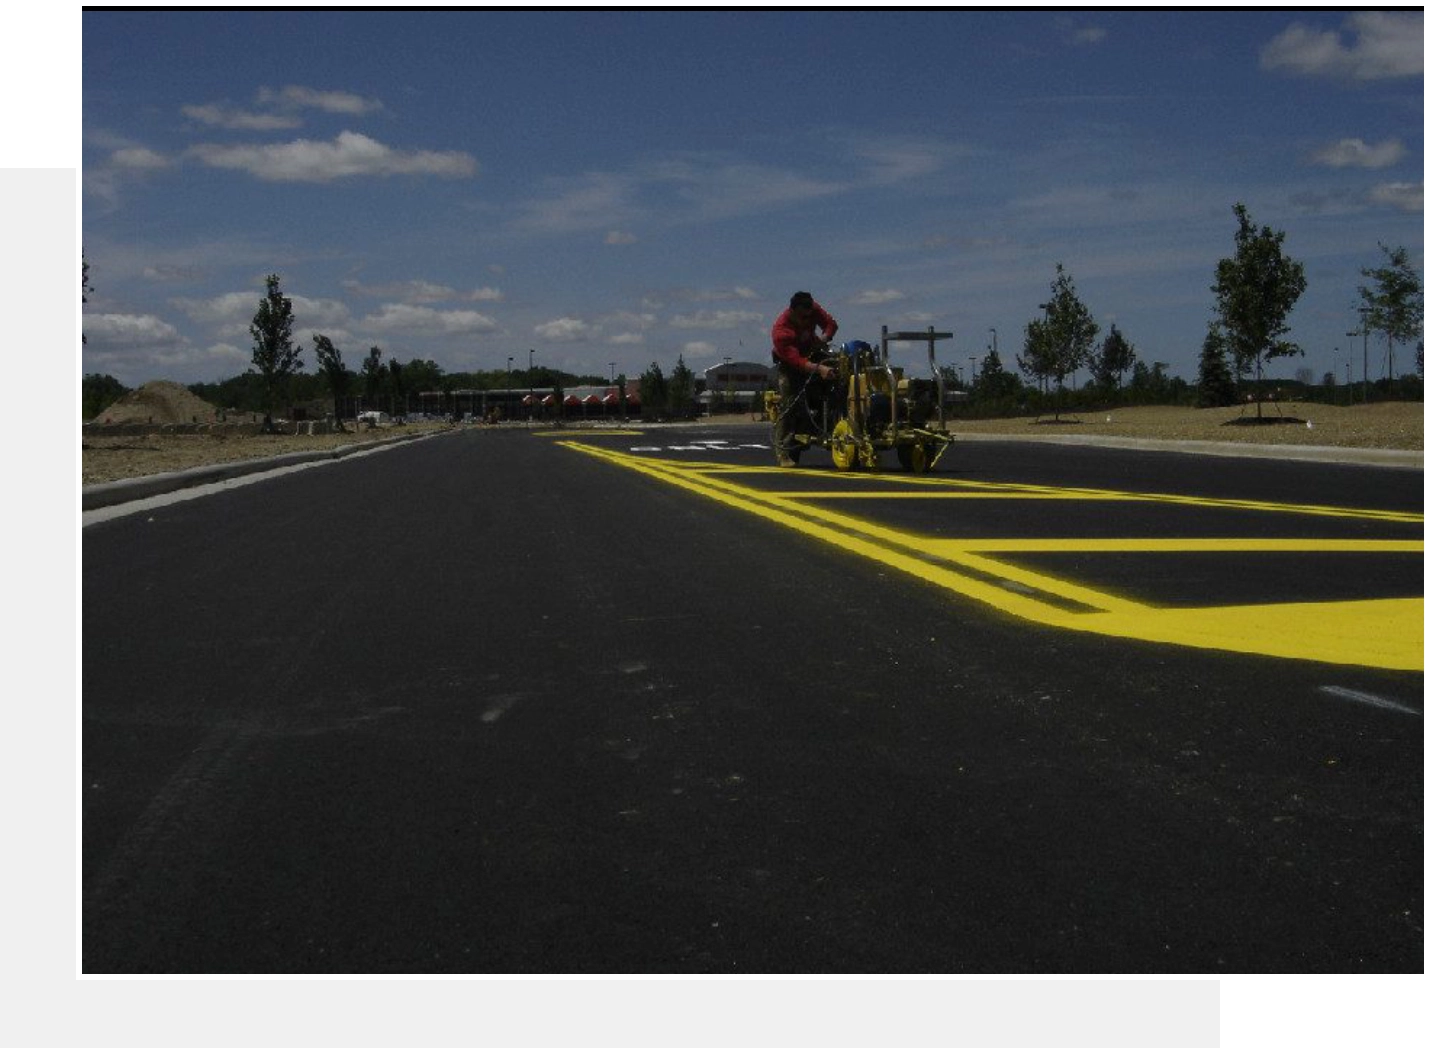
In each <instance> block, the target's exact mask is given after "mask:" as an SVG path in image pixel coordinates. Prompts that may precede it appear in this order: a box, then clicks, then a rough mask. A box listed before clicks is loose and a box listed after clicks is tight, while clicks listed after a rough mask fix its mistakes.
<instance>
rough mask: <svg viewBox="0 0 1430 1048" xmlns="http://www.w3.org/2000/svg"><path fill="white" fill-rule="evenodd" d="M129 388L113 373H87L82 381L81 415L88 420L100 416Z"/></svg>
mask: <svg viewBox="0 0 1430 1048" xmlns="http://www.w3.org/2000/svg"><path fill="white" fill-rule="evenodd" d="M128 392H129V389H128V387H127V386H125V385H124V384H123V383H122V382H120V381H119V379H117V378H115V377H114V376H113V375H86V376H84V380H83V381H82V382H81V383H80V403H81V406H80V417H81V418H83V419H84V420H85V421H86V422H88V421H89V420H91V419H94V418H98V417H99V415H100V413H101V412H103V411H104V409H105V408H107V407H109V405H111V404H113V403H114V402H115V401H116V400H118V399H119V398H120V397H122V396H124V394H126V393H128Z"/></svg>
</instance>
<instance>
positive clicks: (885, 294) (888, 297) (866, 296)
mask: <svg viewBox="0 0 1430 1048" xmlns="http://www.w3.org/2000/svg"><path fill="white" fill-rule="evenodd" d="M903 297H904V293H903V292H902V291H895V290H894V289H893V288H888V289H886V290H884V291H861V292H859V294H857V295H855V296H854V297H853V298H851V299H850V300H849V304H850V305H852V306H882V305H886V304H887V303H889V302H897V301H899V299H901V298H903Z"/></svg>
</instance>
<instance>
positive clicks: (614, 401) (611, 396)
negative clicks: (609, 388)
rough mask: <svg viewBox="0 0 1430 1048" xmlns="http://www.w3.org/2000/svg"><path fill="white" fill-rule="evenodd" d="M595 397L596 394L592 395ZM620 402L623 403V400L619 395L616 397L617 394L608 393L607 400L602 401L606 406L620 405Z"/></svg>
mask: <svg viewBox="0 0 1430 1048" xmlns="http://www.w3.org/2000/svg"><path fill="white" fill-rule="evenodd" d="M594 395H595V394H592V396H594ZM620 402H621V398H620V397H619V396H618V395H616V394H615V393H607V394H606V397H605V400H603V401H602V403H604V404H619V403H620Z"/></svg>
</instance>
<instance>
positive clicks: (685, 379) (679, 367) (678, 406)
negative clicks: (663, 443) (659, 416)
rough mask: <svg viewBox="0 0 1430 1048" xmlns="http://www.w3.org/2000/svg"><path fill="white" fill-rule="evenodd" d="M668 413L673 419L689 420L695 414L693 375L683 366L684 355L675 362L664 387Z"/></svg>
mask: <svg viewBox="0 0 1430 1048" xmlns="http://www.w3.org/2000/svg"><path fill="white" fill-rule="evenodd" d="M666 397H667V398H668V402H669V406H670V413H671V415H672V416H674V417H675V418H689V417H690V416H691V415H693V414H694V413H695V373H694V372H693V371H691V370H690V369H689V368H688V367H686V366H685V355H684V354H681V355H680V356H678V357H677V358H676V360H675V367H673V368H672V369H671V371H670V381H669V382H668V383H667V385H666Z"/></svg>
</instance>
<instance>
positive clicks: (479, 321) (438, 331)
mask: <svg viewBox="0 0 1430 1048" xmlns="http://www.w3.org/2000/svg"><path fill="white" fill-rule="evenodd" d="M294 313H295V314H296V313H297V308H296V307H295V308H294ZM362 327H364V328H365V329H368V330H371V331H375V332H378V333H380V334H384V335H398V334H405V335H489V334H492V333H494V332H496V331H499V330H501V326H500V325H499V324H498V323H497V322H496V321H495V320H493V319H492V318H491V317H489V316H487V315H486V314H485V313H478V312H476V311H475V310H470V309H445V310H439V309H432V308H431V307H430V306H412V305H407V304H405V303H391V302H389V303H386V304H384V305H383V306H382V307H381V308H380V309H379V310H378V311H377V312H376V313H372V314H369V315H368V316H366V317H364V318H363V319H362Z"/></svg>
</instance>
